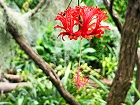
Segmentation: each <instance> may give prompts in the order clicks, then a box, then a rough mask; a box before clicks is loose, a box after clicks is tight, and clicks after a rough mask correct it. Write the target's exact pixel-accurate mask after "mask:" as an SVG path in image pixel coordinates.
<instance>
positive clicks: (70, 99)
mask: <svg viewBox="0 0 140 105" xmlns="http://www.w3.org/2000/svg"><path fill="white" fill-rule="evenodd" d="M2 1H3V0H0V5H1V6H2V8H3V9H4V10H5V14H6V15H7V17H8V18H7V30H8V31H9V33H11V35H12V36H13V39H14V40H15V41H16V42H17V43H18V44H19V45H20V47H21V48H22V49H23V50H24V51H25V52H26V53H27V54H28V55H29V56H30V57H31V58H32V60H33V61H34V62H35V63H36V64H37V65H38V66H39V68H40V69H42V70H43V72H44V73H45V74H46V76H48V78H49V79H50V81H51V82H52V83H53V84H54V85H55V87H56V89H57V90H58V91H59V93H60V94H61V95H62V97H63V98H64V99H65V100H66V101H67V102H68V103H69V104H70V105H79V103H78V102H77V101H76V100H75V98H74V97H73V96H72V95H71V94H70V93H69V92H68V91H67V90H66V89H65V88H64V86H63V84H62V83H61V81H60V79H59V77H58V75H57V74H56V73H55V72H54V70H53V69H52V68H51V67H50V66H49V64H48V63H47V62H45V61H44V60H43V59H42V58H41V57H40V55H39V54H38V53H37V52H35V51H34V50H33V49H32V47H31V46H30V45H29V44H28V43H27V42H26V40H25V39H24V38H23V36H24V35H22V33H20V30H18V29H17V26H15V24H13V23H12V22H11V17H10V16H11V15H9V14H11V12H7V11H8V10H9V9H10V8H8V7H7V5H6V4H5V3H4V2H2ZM12 19H13V18H12ZM15 19H16V18H15ZM16 22H20V21H16Z"/></svg>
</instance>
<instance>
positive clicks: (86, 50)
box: [82, 48, 96, 54]
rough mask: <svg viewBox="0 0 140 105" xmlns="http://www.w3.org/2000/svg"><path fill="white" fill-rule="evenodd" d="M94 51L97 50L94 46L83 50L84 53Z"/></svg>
mask: <svg viewBox="0 0 140 105" xmlns="http://www.w3.org/2000/svg"><path fill="white" fill-rule="evenodd" d="M94 52H96V50H95V49H94V48H86V49H85V50H83V51H82V54H87V53H94Z"/></svg>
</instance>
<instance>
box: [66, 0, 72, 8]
mask: <svg viewBox="0 0 140 105" xmlns="http://www.w3.org/2000/svg"><path fill="white" fill-rule="evenodd" d="M71 2H72V0H71V1H70V2H69V4H68V6H67V8H66V10H67V9H68V7H69V6H70V4H71Z"/></svg>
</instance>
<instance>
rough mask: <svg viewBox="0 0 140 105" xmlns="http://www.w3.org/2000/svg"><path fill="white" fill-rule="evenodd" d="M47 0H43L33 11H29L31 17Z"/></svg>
mask: <svg viewBox="0 0 140 105" xmlns="http://www.w3.org/2000/svg"><path fill="white" fill-rule="evenodd" d="M45 1H46V0H41V1H40V2H39V3H38V5H37V6H36V7H35V8H34V9H33V10H31V11H29V12H27V14H28V16H29V17H32V16H33V15H34V14H35V13H37V11H38V10H39V8H41V6H42V5H43V4H44V3H45Z"/></svg>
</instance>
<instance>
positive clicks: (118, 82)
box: [107, 0, 140, 105]
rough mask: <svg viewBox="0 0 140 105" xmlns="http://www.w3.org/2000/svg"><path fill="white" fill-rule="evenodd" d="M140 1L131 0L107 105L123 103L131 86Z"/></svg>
mask: <svg viewBox="0 0 140 105" xmlns="http://www.w3.org/2000/svg"><path fill="white" fill-rule="evenodd" d="M139 8H140V1H139V0H129V3H128V7H127V11H126V17H125V23H124V25H123V29H122V32H121V36H122V39H121V49H120V55H119V63H118V70H117V71H116V76H115V78H114V81H113V84H112V86H111V89H110V93H109V95H108V100H107V105H122V103H124V101H125V98H126V95H127V92H128V90H129V88H130V85H131V81H132V77H133V70H134V65H135V61H136V55H137V47H138V34H139V32H140V20H139V19H140V9H139Z"/></svg>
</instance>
